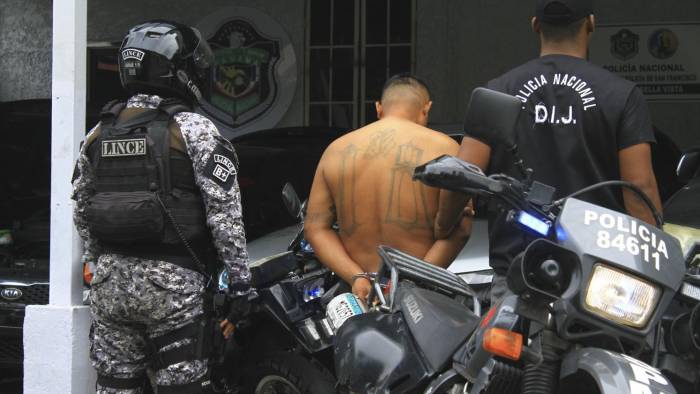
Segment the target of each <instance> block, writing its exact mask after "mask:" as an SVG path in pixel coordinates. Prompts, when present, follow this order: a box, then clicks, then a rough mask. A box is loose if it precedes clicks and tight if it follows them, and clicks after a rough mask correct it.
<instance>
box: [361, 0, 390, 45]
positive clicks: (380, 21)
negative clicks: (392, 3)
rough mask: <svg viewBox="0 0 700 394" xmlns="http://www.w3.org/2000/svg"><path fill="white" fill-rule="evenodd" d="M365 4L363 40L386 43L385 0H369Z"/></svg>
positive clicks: (369, 42) (370, 42)
mask: <svg viewBox="0 0 700 394" xmlns="http://www.w3.org/2000/svg"><path fill="white" fill-rule="evenodd" d="M365 4H366V12H365V15H366V19H365V26H366V27H365V37H366V39H365V42H367V44H386V31H387V18H386V13H387V6H388V2H387V0H369V1H367V2H366V3H365Z"/></svg>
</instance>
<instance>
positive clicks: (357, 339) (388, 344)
mask: <svg viewBox="0 0 700 394" xmlns="http://www.w3.org/2000/svg"><path fill="white" fill-rule="evenodd" d="M335 370H336V375H337V378H338V383H339V384H340V385H344V386H347V387H348V388H349V389H350V391H351V392H355V393H372V394H389V393H411V392H413V391H412V390H414V388H416V387H419V386H420V385H421V383H423V382H424V381H425V380H427V379H428V378H429V377H430V376H431V374H432V373H431V372H430V371H429V368H428V366H427V364H426V363H425V362H424V361H423V355H422V354H421V353H420V351H419V350H418V349H417V347H416V345H415V343H414V342H413V340H412V339H411V334H410V332H409V330H408V327H407V325H406V322H405V320H404V317H403V316H402V314H401V313H390V314H387V313H376V312H370V313H364V314H362V315H357V316H354V317H351V318H350V319H348V320H347V321H346V322H345V323H344V324H343V325H342V326H341V327H340V329H339V330H338V332H337V333H336V336H335Z"/></svg>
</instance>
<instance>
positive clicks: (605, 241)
mask: <svg viewBox="0 0 700 394" xmlns="http://www.w3.org/2000/svg"><path fill="white" fill-rule="evenodd" d="M583 223H584V224H585V225H591V224H593V223H597V224H598V225H600V226H601V227H603V229H601V230H598V233H597V235H596V245H598V247H599V248H602V249H610V248H616V249H618V250H619V251H620V252H627V253H629V254H631V255H633V256H639V255H641V257H642V259H643V260H644V261H645V262H647V263H651V264H652V265H653V266H654V268H656V270H657V271H658V270H660V269H661V266H660V259H661V256H664V257H665V259H666V260H668V248H667V247H666V242H665V241H664V240H663V239H660V238H658V237H657V236H656V233H654V232H653V231H650V230H649V228H648V227H647V226H646V225H644V224H643V223H639V222H637V221H636V220H632V219H628V218H626V217H624V216H619V215H613V214H610V213H602V214H600V213H598V212H596V211H593V210H586V211H585V213H584V219H583Z"/></svg>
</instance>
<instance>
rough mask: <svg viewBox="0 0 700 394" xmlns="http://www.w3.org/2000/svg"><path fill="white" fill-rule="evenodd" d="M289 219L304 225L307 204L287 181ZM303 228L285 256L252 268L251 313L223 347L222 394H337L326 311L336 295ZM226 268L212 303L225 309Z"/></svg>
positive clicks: (285, 195)
mask: <svg viewBox="0 0 700 394" xmlns="http://www.w3.org/2000/svg"><path fill="white" fill-rule="evenodd" d="M282 196H283V201H284V203H285V206H286V208H287V210H288V211H289V213H290V214H291V215H292V216H294V217H296V218H298V219H299V221H301V222H302V223H303V214H304V210H305V209H304V205H303V204H302V203H301V202H300V200H299V197H298V196H297V194H296V192H295V191H294V188H293V187H292V186H291V184H289V183H287V184H286V185H285V186H284V188H283V191H282ZM303 231H304V230H303V226H302V228H301V229H300V230H299V231H298V233H297V236H296V237H295V238H294V240H293V241H292V242H291V244H290V245H289V247H288V250H287V251H285V252H283V253H279V254H276V255H272V256H269V257H266V258H263V259H261V260H258V261H254V262H251V264H250V265H249V267H250V271H251V274H252V287H253V288H254V289H255V292H254V294H252V295H251V296H250V298H249V302H250V305H251V312H250V314H249V315H248V317H247V318H246V319H245V320H244V321H243V322H241V323H240V324H238V325H237V327H236V330H235V332H234V338H233V340H231V341H227V342H226V343H224V344H221V345H220V348H219V349H220V351H221V354H220V355H219V357H220V359H221V360H220V361H221V362H220V366H219V367H217V369H216V371H215V374H216V375H217V376H219V381H218V382H219V386H220V387H219V390H220V391H222V392H232V393H236V392H238V393H266V394H267V393H309V394H326V393H331V392H334V391H335V379H334V378H333V375H332V373H331V371H332V365H333V362H332V357H333V355H332V343H333V342H332V340H333V331H332V329H331V326H330V323H329V321H328V320H327V318H326V313H325V311H326V305H327V304H328V303H329V302H330V301H331V299H332V298H334V297H335V296H336V295H337V294H338V289H339V288H340V283H339V281H338V278H337V276H335V275H334V274H333V273H332V272H331V271H329V270H328V269H327V268H325V267H324V266H322V265H321V263H320V262H319V261H318V260H317V259H316V257H315V255H314V252H313V249H311V247H310V245H309V244H308V243H307V242H306V241H305V240H304V237H303V235H304V234H303ZM227 283H228V278H227V273H226V270H222V271H221V272H220V273H219V275H218V290H219V292H218V294H217V295H216V296H215V299H214V303H215V304H216V305H217V309H220V310H222V311H225V309H226V308H223V305H224V304H225V302H226V300H225V294H226V286H227Z"/></svg>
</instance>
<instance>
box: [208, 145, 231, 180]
mask: <svg viewBox="0 0 700 394" xmlns="http://www.w3.org/2000/svg"><path fill="white" fill-rule="evenodd" d="M235 162H236V158H235V153H233V152H231V151H230V150H228V149H226V148H225V147H223V146H221V145H218V146H217V147H216V149H214V152H212V154H211V157H210V158H209V161H208V162H207V166H206V167H205V169H204V171H205V174H206V176H207V177H209V179H211V180H212V181H214V182H216V183H217V184H219V185H220V186H221V187H222V188H223V189H224V190H227V191H228V190H231V187H232V186H233V181H234V179H235V174H236V165H235V164H234V163H235Z"/></svg>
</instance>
